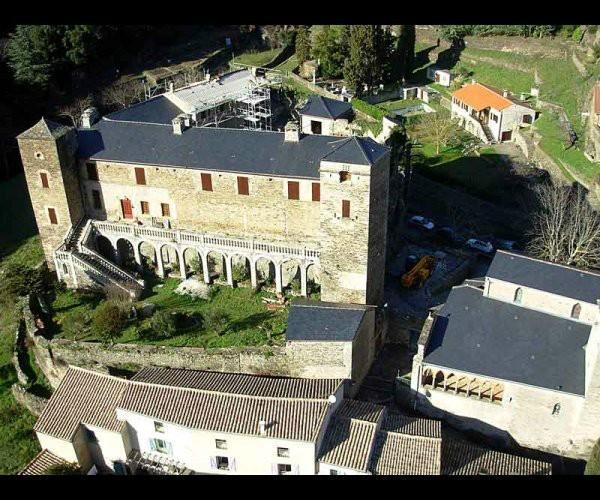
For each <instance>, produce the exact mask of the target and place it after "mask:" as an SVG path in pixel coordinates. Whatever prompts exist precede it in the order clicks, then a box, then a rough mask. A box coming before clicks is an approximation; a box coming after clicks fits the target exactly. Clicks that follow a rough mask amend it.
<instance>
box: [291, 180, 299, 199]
mask: <svg viewBox="0 0 600 500" xmlns="http://www.w3.org/2000/svg"><path fill="white" fill-rule="evenodd" d="M299 199H300V183H299V182H296V181H288V200H299Z"/></svg>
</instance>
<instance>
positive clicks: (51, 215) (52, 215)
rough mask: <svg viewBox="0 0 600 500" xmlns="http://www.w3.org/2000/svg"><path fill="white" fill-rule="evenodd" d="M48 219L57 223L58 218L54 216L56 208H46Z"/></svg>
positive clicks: (52, 222) (51, 222)
mask: <svg viewBox="0 0 600 500" xmlns="http://www.w3.org/2000/svg"><path fill="white" fill-rule="evenodd" d="M48 219H50V224H58V219H57V218H56V210H54V209H53V208H49V209H48Z"/></svg>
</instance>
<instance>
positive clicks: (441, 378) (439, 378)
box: [433, 370, 446, 389]
mask: <svg viewBox="0 0 600 500" xmlns="http://www.w3.org/2000/svg"><path fill="white" fill-rule="evenodd" d="M445 379H446V377H445V375H444V372H443V371H442V370H439V371H438V372H437V373H436V374H435V378H434V379H433V388H434V389H435V388H436V387H443V385H444V383H445Z"/></svg>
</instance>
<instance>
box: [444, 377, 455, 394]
mask: <svg viewBox="0 0 600 500" xmlns="http://www.w3.org/2000/svg"><path fill="white" fill-rule="evenodd" d="M456 382H457V380H456V375H454V373H450V374H448V375H447V376H446V378H445V379H444V390H445V391H453V390H454V389H455V388H456Z"/></svg>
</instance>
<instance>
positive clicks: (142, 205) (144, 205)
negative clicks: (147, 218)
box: [140, 201, 150, 215]
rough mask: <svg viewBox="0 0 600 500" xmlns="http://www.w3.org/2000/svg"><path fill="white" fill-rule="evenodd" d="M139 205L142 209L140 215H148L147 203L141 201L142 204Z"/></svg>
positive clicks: (148, 207)
mask: <svg viewBox="0 0 600 500" xmlns="http://www.w3.org/2000/svg"><path fill="white" fill-rule="evenodd" d="M140 205H141V207H142V213H143V214H144V215H148V214H149V213H150V205H149V204H148V202H147V201H142V202H140Z"/></svg>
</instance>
